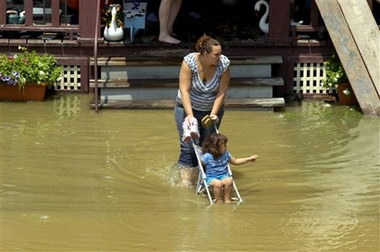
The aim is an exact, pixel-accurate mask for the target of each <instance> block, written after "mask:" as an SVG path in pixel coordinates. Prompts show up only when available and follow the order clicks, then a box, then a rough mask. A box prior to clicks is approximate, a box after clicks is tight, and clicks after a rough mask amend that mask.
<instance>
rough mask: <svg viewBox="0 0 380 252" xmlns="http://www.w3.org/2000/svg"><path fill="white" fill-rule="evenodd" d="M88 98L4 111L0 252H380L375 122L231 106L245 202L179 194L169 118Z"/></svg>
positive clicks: (331, 110) (340, 113)
mask: <svg viewBox="0 0 380 252" xmlns="http://www.w3.org/2000/svg"><path fill="white" fill-rule="evenodd" d="M90 99H91V97H89V96H87V95H65V96H58V97H56V98H54V99H51V100H49V101H47V102H44V103H0V111H1V117H0V131H1V146H0V153H1V163H0V164H1V187H0V195H1V226H0V232H1V236H0V237H1V241H0V244H1V245H0V248H1V249H0V250H1V251H17V250H21V251H25V250H35V251H126V250H128V251H134V250H143V251H145V250H149V251H150V250H157V251H216V250H219V251H237V250H238V251H278V250H281V251H379V249H380V245H379V243H380V241H379V236H380V234H379V210H380V209H379V205H380V204H379V203H380V199H379V193H380V192H379V191H380V190H379V189H380V188H379V187H380V176H379V175H380V172H379V171H380V169H379V168H380V163H379V154H380V145H379V141H380V140H379V125H380V120H379V118H372V117H366V116H362V115H361V114H360V113H358V112H357V111H355V110H353V109H350V108H349V107H344V106H329V105H326V104H324V103H320V102H305V103H304V104H302V106H295V107H288V108H286V110H285V112H281V113H267V112H253V111H233V110H227V111H226V114H225V118H224V121H223V125H222V128H221V129H220V130H221V131H222V132H223V133H225V134H226V135H227V136H228V137H229V139H230V140H229V149H230V151H231V152H232V153H233V154H235V156H246V155H250V154H252V153H255V154H258V155H260V159H259V160H258V161H257V162H256V163H255V164H248V165H244V166H239V167H233V171H234V176H235V179H236V183H237V185H238V187H239V191H240V193H241V194H242V197H243V199H244V203H243V204H241V205H239V206H235V205H217V206H211V207H210V206H208V201H207V199H206V198H204V197H202V196H196V195H195V194H194V190H193V189H190V188H183V187H179V186H176V185H175V181H176V178H177V177H176V174H177V173H176V170H175V166H174V163H175V161H176V159H177V155H178V142H177V141H178V140H177V133H176V131H175V125H174V118H173V113H172V111H171V110H151V111H148V110H131V111H129V110H103V111H100V113H99V114H95V113H94V111H93V110H90V109H89V102H90Z"/></svg>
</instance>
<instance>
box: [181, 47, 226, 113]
mask: <svg viewBox="0 0 380 252" xmlns="http://www.w3.org/2000/svg"><path fill="white" fill-rule="evenodd" d="M184 62H185V63H186V64H187V65H188V66H189V68H190V69H191V72H192V76H191V89H190V100H191V105H192V108H193V109H195V110H198V111H210V110H211V109H212V106H213V105H214V101H215V99H216V95H217V93H218V90H219V85H220V79H221V77H222V74H223V73H224V72H225V71H226V70H227V68H228V66H229V64H230V60H229V59H228V58H227V57H226V56H224V55H221V56H220V59H219V63H218V66H217V67H216V71H215V74H214V77H213V78H212V79H211V80H210V81H208V82H203V81H202V79H201V78H200V76H199V73H198V65H197V53H190V54H188V55H186V56H185V57H184ZM177 101H178V102H179V103H180V104H182V100H181V91H180V90H178V97H177Z"/></svg>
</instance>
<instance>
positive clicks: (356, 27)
mask: <svg viewBox="0 0 380 252" xmlns="http://www.w3.org/2000/svg"><path fill="white" fill-rule="evenodd" d="M338 3H339V5H340V7H341V9H342V11H343V14H344V16H345V18H346V21H347V24H348V25H349V27H350V30H351V33H352V36H353V37H354V40H355V43H356V45H357V47H358V49H359V52H360V54H361V56H362V59H363V61H364V64H365V66H366V67H367V69H368V72H369V75H370V76H371V79H372V82H373V83H374V86H375V88H376V91H377V94H378V95H379V96H380V74H379V73H380V50H379V49H380V31H379V28H378V27H377V24H376V22H375V19H374V18H373V15H372V12H371V9H370V8H369V6H368V3H367V1H365V0H361V1H355V4H352V3H351V2H349V1H347V0H338ZM371 17H372V18H371ZM363 27H365V29H363Z"/></svg>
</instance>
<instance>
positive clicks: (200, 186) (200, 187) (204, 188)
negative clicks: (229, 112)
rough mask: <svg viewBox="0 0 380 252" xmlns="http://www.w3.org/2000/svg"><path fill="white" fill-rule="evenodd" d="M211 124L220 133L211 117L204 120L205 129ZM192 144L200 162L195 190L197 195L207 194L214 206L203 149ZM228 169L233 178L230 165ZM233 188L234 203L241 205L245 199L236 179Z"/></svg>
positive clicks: (233, 181)
mask: <svg viewBox="0 0 380 252" xmlns="http://www.w3.org/2000/svg"><path fill="white" fill-rule="evenodd" d="M211 124H212V125H213V126H214V128H215V131H216V133H219V130H218V128H217V127H216V125H215V123H213V122H212V120H211V118H209V116H205V117H204V118H203V119H202V125H203V127H206V128H208V127H210V126H211ZM192 144H193V148H194V151H195V154H196V157H197V160H198V169H199V175H198V182H197V186H196V189H195V190H196V191H195V193H196V194H201V193H204V192H206V194H207V197H208V199H209V201H210V205H213V204H214V202H215V199H214V198H213V195H212V194H211V192H210V187H212V186H211V185H207V183H206V174H205V169H204V167H203V166H202V162H201V157H202V155H203V153H202V149H201V148H200V147H199V146H198V145H196V144H195V143H194V142H193V143H192ZM227 168H228V175H230V176H231V177H232V171H231V168H230V165H229V164H228V165H227ZM232 186H233V193H234V194H235V196H233V197H232V199H233V200H234V201H237V204H240V203H241V202H243V199H242V198H241V196H240V193H239V191H238V189H237V186H236V184H235V180H234V179H233V180H232Z"/></svg>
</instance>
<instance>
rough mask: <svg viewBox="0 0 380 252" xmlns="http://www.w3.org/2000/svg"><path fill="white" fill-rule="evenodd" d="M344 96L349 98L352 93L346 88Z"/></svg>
mask: <svg viewBox="0 0 380 252" xmlns="http://www.w3.org/2000/svg"><path fill="white" fill-rule="evenodd" d="M343 94H345V95H347V96H349V95H350V94H351V91H350V90H349V89H348V88H346V89H345V90H343Z"/></svg>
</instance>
